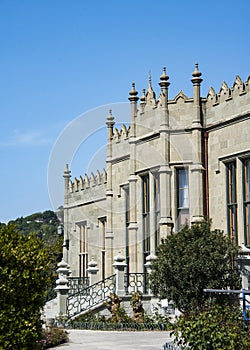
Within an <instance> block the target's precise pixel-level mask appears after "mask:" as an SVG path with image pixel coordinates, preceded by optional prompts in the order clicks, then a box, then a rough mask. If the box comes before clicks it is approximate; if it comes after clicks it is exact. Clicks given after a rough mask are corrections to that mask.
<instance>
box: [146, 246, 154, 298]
mask: <svg viewBox="0 0 250 350" xmlns="http://www.w3.org/2000/svg"><path fill="white" fill-rule="evenodd" d="M156 259H157V256H156V255H154V254H153V253H150V254H149V255H148V256H147V257H146V264H145V265H144V266H145V267H146V270H147V273H148V276H147V280H150V275H151V272H152V271H153V262H154V261H155V260H156ZM148 294H149V295H152V292H151V288H150V283H149V285H148Z"/></svg>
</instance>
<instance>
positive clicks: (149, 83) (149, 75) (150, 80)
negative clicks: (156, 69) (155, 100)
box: [148, 71, 153, 92]
mask: <svg viewBox="0 0 250 350" xmlns="http://www.w3.org/2000/svg"><path fill="white" fill-rule="evenodd" d="M148 92H153V88H152V77H151V71H149V72H148Z"/></svg>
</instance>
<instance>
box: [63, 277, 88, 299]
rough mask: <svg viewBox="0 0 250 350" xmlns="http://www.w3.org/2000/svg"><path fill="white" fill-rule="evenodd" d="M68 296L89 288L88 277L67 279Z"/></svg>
mask: <svg viewBox="0 0 250 350" xmlns="http://www.w3.org/2000/svg"><path fill="white" fill-rule="evenodd" d="M67 279H68V285H69V295H72V294H75V293H78V292H80V291H82V290H83V289H86V288H87V287H89V277H68V278H67Z"/></svg>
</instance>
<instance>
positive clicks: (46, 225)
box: [0, 208, 63, 300]
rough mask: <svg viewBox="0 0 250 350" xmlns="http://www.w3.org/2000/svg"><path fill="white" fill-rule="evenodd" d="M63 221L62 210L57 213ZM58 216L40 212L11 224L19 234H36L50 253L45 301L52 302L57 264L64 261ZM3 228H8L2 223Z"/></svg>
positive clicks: (54, 294) (52, 213) (53, 213)
mask: <svg viewBox="0 0 250 350" xmlns="http://www.w3.org/2000/svg"><path fill="white" fill-rule="evenodd" d="M57 214H58V215H60V217H61V219H62V218H63V217H62V215H63V212H62V208H61V209H60V210H59V211H58V212H57ZM57 214H56V213H55V212H53V211H52V210H46V211H44V212H38V213H34V214H31V215H29V216H26V217H20V218H17V219H15V220H12V221H10V222H9V224H14V225H15V227H16V229H17V231H18V233H20V234H24V235H30V234H34V233H35V234H36V235H37V237H38V238H40V239H41V240H42V242H43V245H44V246H45V247H46V249H47V250H48V252H49V255H50V260H51V265H50V266H49V269H48V270H47V274H48V278H49V279H50V283H49V284H48V289H47V292H46V296H45V300H51V299H53V298H55V297H56V292H55V290H54V288H55V287H56V279H57V277H58V276H57V274H56V269H57V263H58V262H59V261H61V259H62V244H63V235H58V226H59V225H60V221H59V219H58V217H57ZM1 226H6V225H5V224H1V223H0V228H1Z"/></svg>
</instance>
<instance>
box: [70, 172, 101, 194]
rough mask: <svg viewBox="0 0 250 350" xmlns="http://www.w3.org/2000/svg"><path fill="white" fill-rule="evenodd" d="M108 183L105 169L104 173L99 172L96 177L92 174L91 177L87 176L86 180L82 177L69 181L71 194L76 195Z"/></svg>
mask: <svg viewBox="0 0 250 350" xmlns="http://www.w3.org/2000/svg"><path fill="white" fill-rule="evenodd" d="M106 182H107V173H106V170H105V169H103V171H102V173H100V172H99V170H97V172H96V175H94V174H93V172H92V173H91V175H90V176H88V175H87V174H85V176H84V178H82V176H80V177H79V179H77V178H76V177H75V179H74V181H71V180H69V193H75V192H79V191H84V190H86V189H88V188H93V187H97V186H100V185H103V184H105V183H106Z"/></svg>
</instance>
